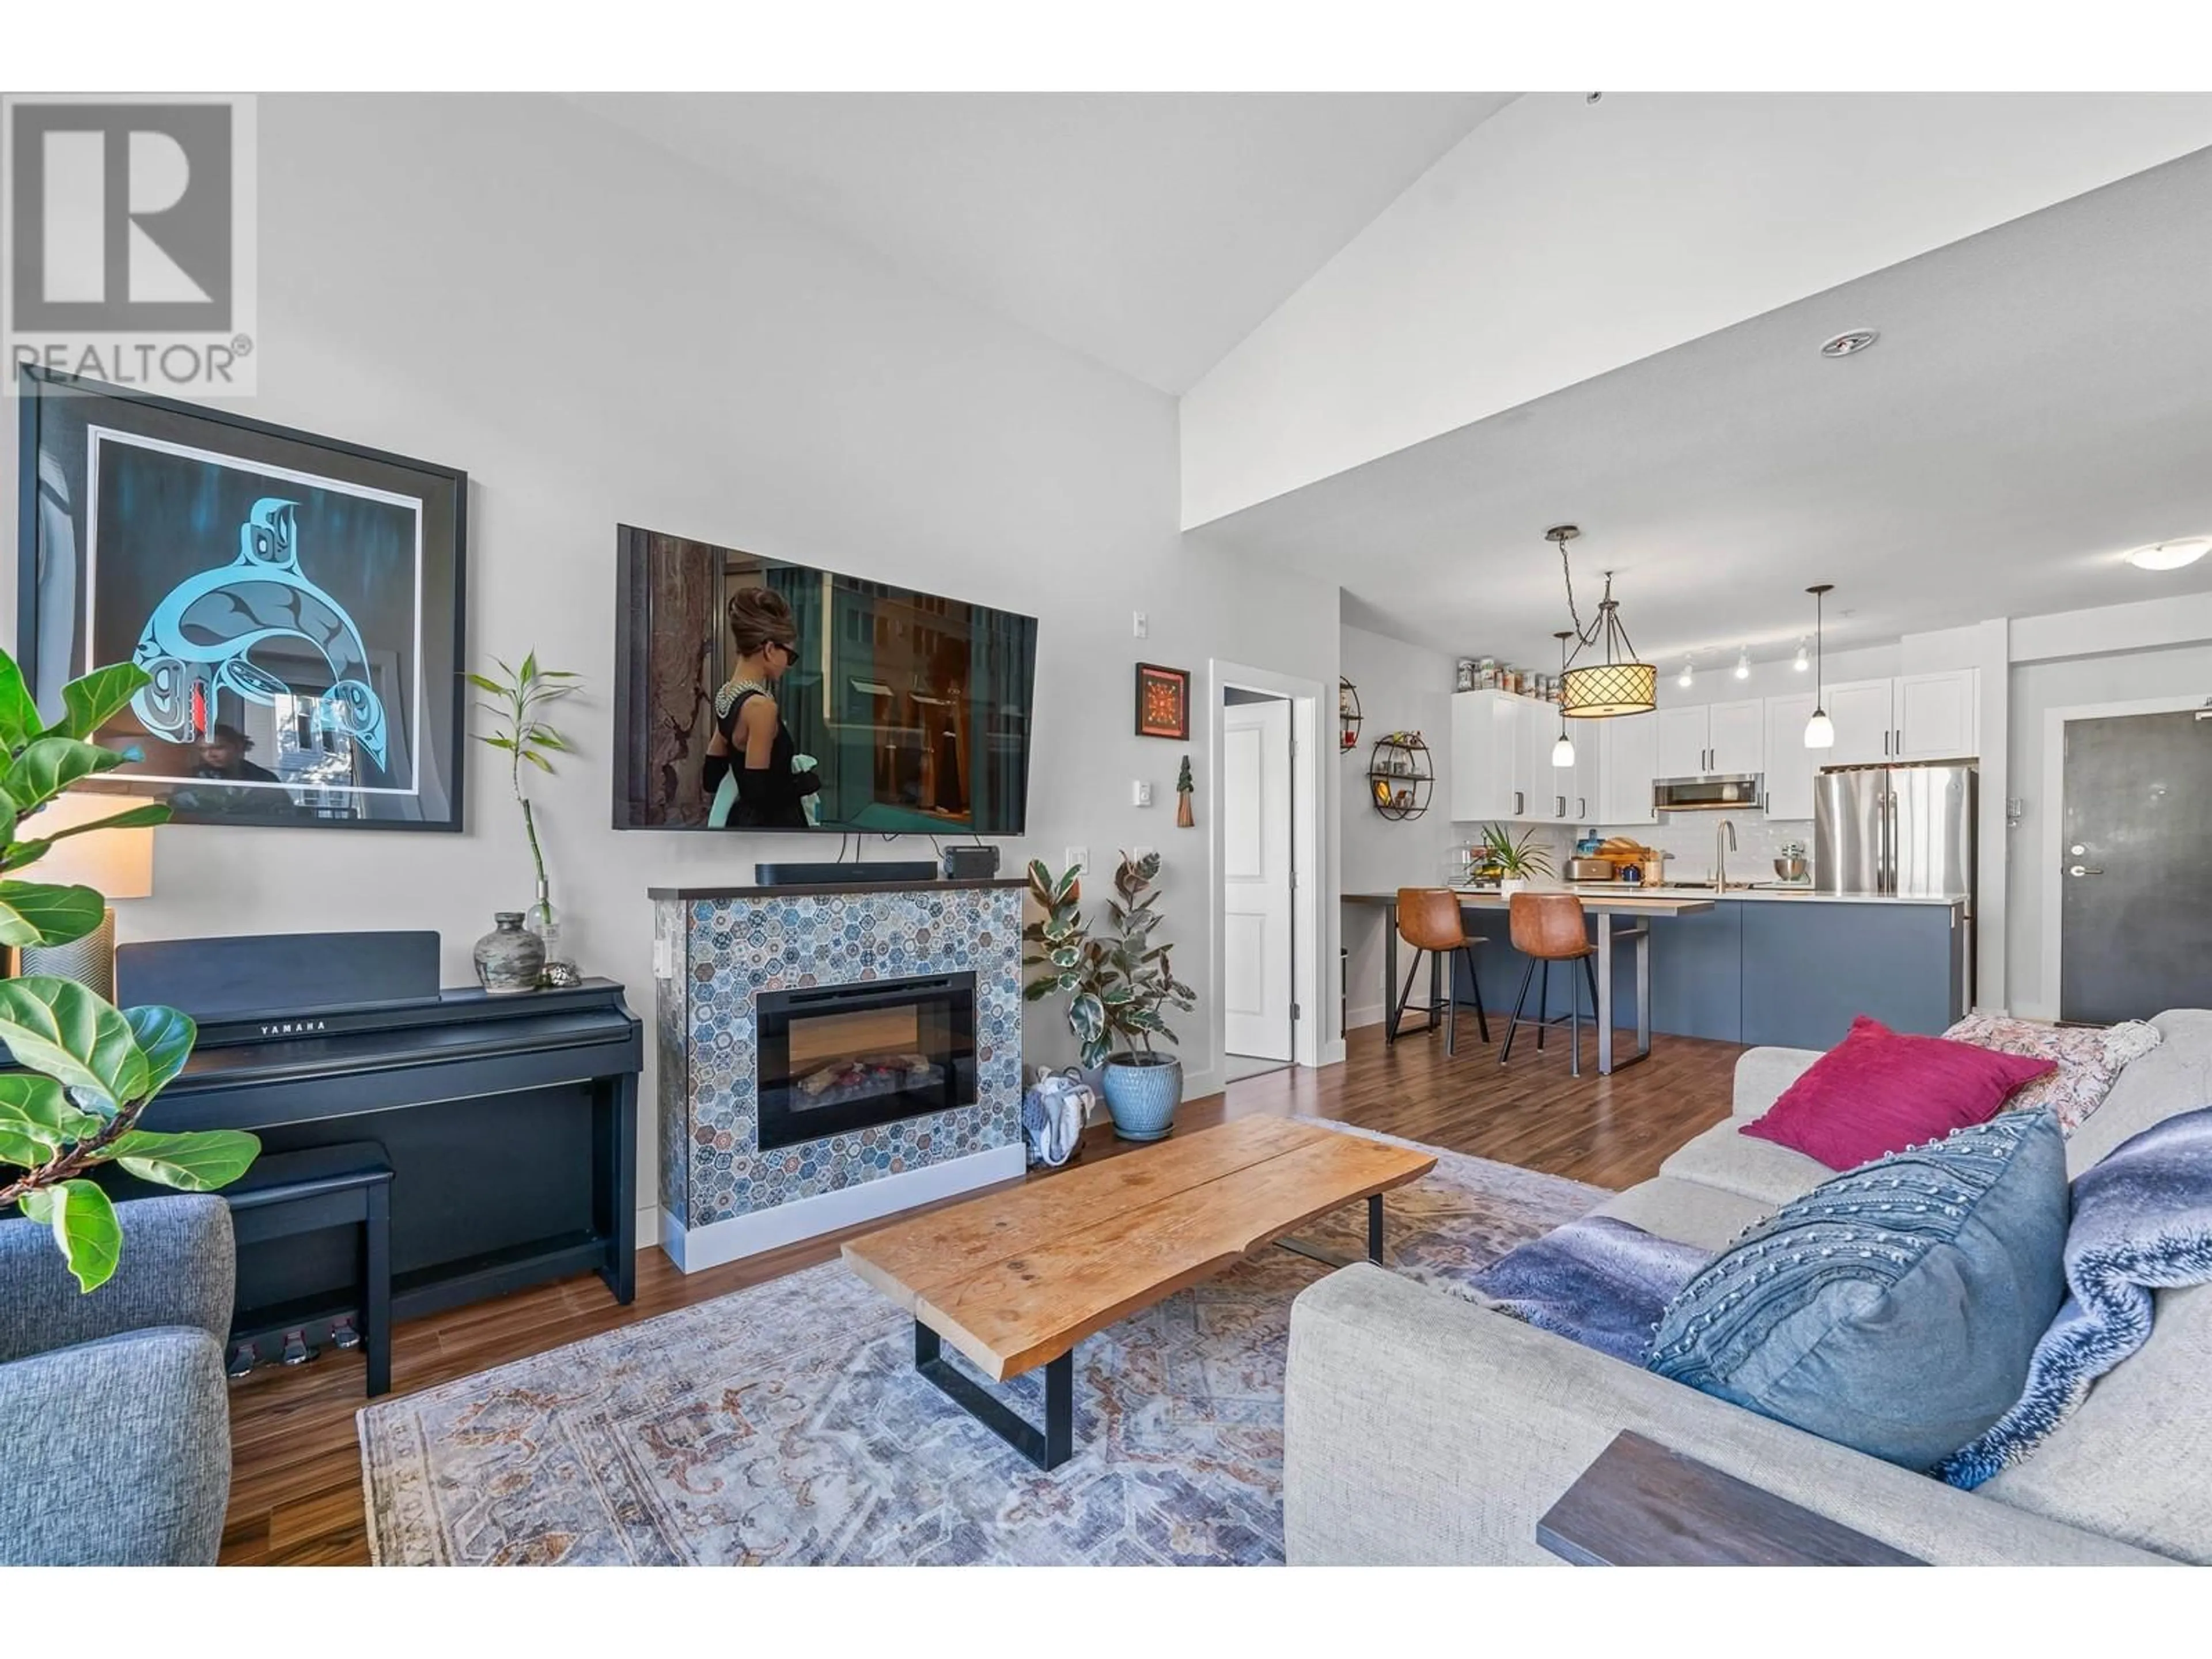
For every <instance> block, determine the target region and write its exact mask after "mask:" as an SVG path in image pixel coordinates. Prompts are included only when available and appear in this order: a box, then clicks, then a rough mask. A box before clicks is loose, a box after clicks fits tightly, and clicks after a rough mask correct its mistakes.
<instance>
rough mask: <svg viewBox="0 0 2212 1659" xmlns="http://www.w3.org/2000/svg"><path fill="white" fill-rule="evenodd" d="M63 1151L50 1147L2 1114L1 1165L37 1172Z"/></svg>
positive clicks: (0, 1115)
mask: <svg viewBox="0 0 2212 1659" xmlns="http://www.w3.org/2000/svg"><path fill="white" fill-rule="evenodd" d="M60 1150H61V1149H60V1148H59V1147H57V1146H48V1145H47V1144H46V1142H45V1141H43V1140H41V1139H39V1138H38V1137H37V1136H35V1135H33V1133H30V1131H28V1130H27V1129H26V1128H24V1127H23V1126H22V1125H21V1124H20V1123H17V1122H16V1121H15V1120H14V1119H12V1118H10V1117H8V1116H7V1115H4V1114H0V1164H14V1165H15V1166H16V1167H17V1168H18V1169H23V1170H35V1169H37V1168H39V1166H40V1165H41V1164H50V1163H52V1161H53V1159H54V1158H55V1156H56V1154H57V1153H58V1152H59V1151H60Z"/></svg>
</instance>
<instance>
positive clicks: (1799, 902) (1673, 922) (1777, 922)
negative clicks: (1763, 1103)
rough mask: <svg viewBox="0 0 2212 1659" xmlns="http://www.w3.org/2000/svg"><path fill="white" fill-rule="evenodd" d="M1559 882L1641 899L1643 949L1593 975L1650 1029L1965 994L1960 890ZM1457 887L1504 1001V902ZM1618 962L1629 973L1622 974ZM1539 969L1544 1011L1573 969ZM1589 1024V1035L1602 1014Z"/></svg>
mask: <svg viewBox="0 0 2212 1659" xmlns="http://www.w3.org/2000/svg"><path fill="white" fill-rule="evenodd" d="M1572 891H1574V892H1575V894H1576V895H1577V896H1578V897H1579V898H1581V899H1582V901H1583V908H1585V909H1587V910H1589V911H1590V912H1591V913H1592V915H1593V917H1594V918H1595V917H1596V916H1597V915H1600V914H1601V913H1604V912H1610V913H1611V914H1613V915H1622V914H1632V913H1633V908H1644V907H1648V908H1645V909H1644V915H1645V920H1644V921H1643V922H1642V924H1641V929H1642V932H1643V933H1644V938H1642V939H1639V940H1638V949H1637V951H1635V953H1634V954H1635V956H1636V957H1638V958H1648V960H1640V961H1638V962H1636V963H1627V962H1621V961H1618V960H1616V961H1615V962H1614V963H1613V968H1612V975H1611V978H1610V980H1609V981H1602V980H1601V989H1602V990H1605V991H1607V992H1609V993H1611V994H1609V995H1607V997H1606V998H1605V999H1604V1000H1606V1001H1607V1002H1608V1003H1610V1004H1613V1005H1618V1004H1620V1002H1621V1001H1622V1000H1624V999H1626V1000H1631V1001H1632V1004H1633V1003H1635V1002H1637V1001H1638V1000H1641V1001H1642V1002H1643V1003H1644V1006H1648V1009H1649V1016H1650V1029H1651V1030H1656V1031H1662V1032H1665V1033H1668V1034H1669V1035H1673V1036H1695V1037H1710V1038H1712V1039H1714V1040H1716V1041H1718V1042H1741V1043H1747V1044H1753V1045H1758V1044H1773V1045H1777V1046H1779V1047H1784V1048H1832V1047H1834V1046H1835V1045H1836V1044H1837V1043H1838V1042H1842V1041H1843V1039H1844V1036H1846V1035H1847V1034H1848V1033H1849V1032H1850V1024H1851V1019H1852V1018H1853V1016H1855V1015H1857V1014H1869V1015H1871V1016H1872V1017H1873V1018H1875V1019H1878V1020H1880V1021H1881V1023H1882V1024H1885V1025H1887V1026H1889V1027H1890V1028H1891V1029H1892V1030H1899V1031H1911V1032H1917V1033H1921V1034H1924V1035H1929V1036H1932V1035H1935V1034H1936V1033H1939V1032H1941V1031H1942V1030H1944V1029H1945V1028H1946V1027H1948V1026H1949V1025H1950V1024H1952V1023H1953V1022H1954V1021H1955V1020H1957V1019H1959V1018H1960V1017H1961V1016H1963V1015H1964V1014H1965V1013H1966V1010H1967V1008H1968V1006H1970V1002H1971V993H1970V990H1969V987H1970V984H1971V975H1970V970H1971V964H1972V930H1971V914H1970V906H1969V904H1968V901H1967V897H1966V895H1964V894H1948V895H1936V896H1928V897H1905V896H1897V895H1893V894H1848V893H1824V892H1819V891H1816V890H1813V889H1811V888H1806V887H1772V886H1754V887H1743V888H1729V889H1728V890H1724V891H1716V890H1713V889H1711V888H1709V887H1694V886H1686V885H1670V886H1664V887H1650V888H1642V889H1638V888H1635V887H1632V886H1626V885H1624V884H1620V883H1617V882H1592V883H1584V884H1577V885H1576V886H1575V887H1574V888H1573V889H1572ZM1345 902H1346V903H1369V904H1373V903H1387V904H1388V905H1389V912H1390V913H1395V902H1396V895H1395V893H1393V894H1388V895H1383V894H1354V893H1347V894H1346V895H1345ZM1462 905H1463V907H1464V908H1465V909H1466V910H1467V913H1468V914H1467V931H1468V933H1470V934H1474V935H1476V936H1478V937H1481V938H1483V939H1485V940H1486V943H1485V944H1483V945H1480V946H1478V947H1477V948H1476V950H1475V951H1474V958H1475V964H1476V966H1475V972H1476V975H1477V984H1478V985H1479V986H1480V991H1481V994H1482V999H1483V1002H1484V1005H1485V1006H1486V1007H1487V1008H1488V1009H1490V1010H1491V1011H1492V1012H1504V1011H1506V1010H1508V1009H1510V1006H1511V1000H1512V997H1513V994H1514V992H1515V991H1516V989H1517V988H1518V987H1519V986H1520V983H1521V975H1522V969H1523V968H1524V967H1525V966H1526V965H1527V959H1526V958H1525V957H1522V955H1521V954H1520V953H1519V952H1518V951H1515V950H1514V949H1513V948H1512V945H1510V942H1509V941H1508V939H1507V934H1506V927H1505V918H1504V914H1503V912H1504V908H1505V906H1504V902H1503V901H1502V900H1500V899H1499V898H1498V896H1497V894H1495V893H1494V892H1484V893H1474V892H1471V891H1470V892H1463V893H1462ZM1385 925H1386V927H1389V933H1388V935H1387V936H1386V940H1387V944H1388V945H1395V940H1396V927H1395V914H1387V913H1386V922H1385ZM1595 925H1596V926H1598V927H1601V928H1602V927H1606V926H1607V925H1608V924H1606V923H1604V922H1598V923H1596V924H1595ZM1384 954H1385V959H1386V963H1388V962H1392V961H1395V950H1392V949H1389V948H1386V950H1385V953H1384ZM1385 971H1386V973H1389V972H1390V971H1391V970H1390V969H1389V968H1388V967H1386V969H1385ZM1458 971H1459V973H1460V975H1461V984H1460V987H1459V988H1460V994H1461V995H1462V998H1463V999H1466V1000H1472V997H1473V994H1474V990H1475V988H1476V987H1473V986H1469V985H1468V984H1467V983H1466V982H1465V975H1466V970H1465V969H1464V967H1463V966H1462V968H1460V969H1459V970H1458ZM1624 973H1628V974H1632V975H1633V978H1631V979H1622V978H1621V977H1620V976H1621V975H1623V974H1624ZM1392 978H1393V981H1394V982H1393V983H1392V984H1390V985H1389V987H1387V988H1386V991H1385V994H1384V995H1385V1000H1384V1003H1383V1006H1384V1008H1385V1009H1386V1010H1389V1009H1392V1008H1395V1006H1396V1003H1395V999H1396V998H1397V995H1398V993H1399V988H1400V985H1401V983H1402V981H1397V980H1396V978H1395V974H1392ZM1552 980H1553V983H1552V995H1551V999H1550V1001H1549V1003H1548V1005H1547V1007H1546V1010H1545V1012H1546V1013H1547V1014H1564V1013H1565V1012H1566V1010H1567V996H1568V991H1569V987H1570V986H1571V983H1572V981H1570V980H1569V979H1568V976H1567V975H1561V974H1555V975H1553V976H1552ZM1639 991H1640V992H1641V993H1642V995H1641V997H1640V998H1639ZM1607 1012H1608V1013H1610V1012H1611V1011H1610V1009H1608V1010H1607ZM1385 1018H1386V1019H1387V1018H1389V1016H1388V1014H1387V1013H1386V1016H1385ZM1600 1035H1601V1042H1602V1041H1603V1039H1604V1036H1606V1033H1605V1031H1604V1030H1603V1027H1602V1026H1601V1033H1600ZM1606 1046H1607V1047H1608V1048H1609V1047H1610V1045H1609V1044H1607V1045H1606ZM1639 1046H1640V1045H1639ZM1610 1069H1612V1067H1611V1066H1610V1065H1608V1064H1601V1066H1600V1070H1601V1071H1606V1070H1610Z"/></svg>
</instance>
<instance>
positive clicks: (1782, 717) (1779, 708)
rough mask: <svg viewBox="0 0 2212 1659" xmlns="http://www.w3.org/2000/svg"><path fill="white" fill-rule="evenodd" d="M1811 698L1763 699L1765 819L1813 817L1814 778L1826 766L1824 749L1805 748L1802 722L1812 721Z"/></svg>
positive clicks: (1808, 694) (1808, 696) (1807, 694)
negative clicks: (1764, 704)
mask: <svg viewBox="0 0 2212 1659" xmlns="http://www.w3.org/2000/svg"><path fill="white" fill-rule="evenodd" d="M1813 708H1814V702H1813V694H1812V693H1811V692H1810V691H1808V692H1805V693H1804V694H1803V695H1802V696H1788V697H1769V698H1767V699H1766V766H1765V774H1766V816H1767V817H1770V818H1809V817H1812V816H1813V777H1814V774H1815V773H1817V772H1818V771H1819V770H1820V769H1821V768H1822V767H1823V766H1826V765H1827V764H1828V751H1827V750H1825V749H1808V748H1807V747H1806V746H1805V722H1806V721H1807V720H1811V719H1812V718H1813Z"/></svg>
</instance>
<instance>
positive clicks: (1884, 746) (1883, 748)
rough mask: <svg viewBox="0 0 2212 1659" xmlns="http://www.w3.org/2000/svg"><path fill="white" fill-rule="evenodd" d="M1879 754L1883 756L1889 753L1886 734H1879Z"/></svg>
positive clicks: (1887, 734)
mask: <svg viewBox="0 0 2212 1659" xmlns="http://www.w3.org/2000/svg"><path fill="white" fill-rule="evenodd" d="M1881 752H1882V753H1883V754H1884V755H1887V754H1888V753H1889V733H1888V732H1883V733H1882V734H1881Z"/></svg>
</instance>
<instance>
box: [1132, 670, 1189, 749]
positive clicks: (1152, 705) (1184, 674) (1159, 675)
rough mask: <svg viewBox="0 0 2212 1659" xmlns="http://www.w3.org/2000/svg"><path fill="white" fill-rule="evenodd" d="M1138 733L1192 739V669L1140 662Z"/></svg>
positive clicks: (1143, 735)
mask: <svg viewBox="0 0 2212 1659" xmlns="http://www.w3.org/2000/svg"><path fill="white" fill-rule="evenodd" d="M1137 735H1138V736H1139V737H1140V738H1174V739H1176V741H1177V742H1178V743H1187V742H1188V741H1189V740H1190V671H1189V670H1188V668H1163V667H1161V666H1160V665H1158V663H1151V662H1140V663H1139V664H1138V665H1137Z"/></svg>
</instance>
